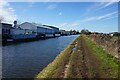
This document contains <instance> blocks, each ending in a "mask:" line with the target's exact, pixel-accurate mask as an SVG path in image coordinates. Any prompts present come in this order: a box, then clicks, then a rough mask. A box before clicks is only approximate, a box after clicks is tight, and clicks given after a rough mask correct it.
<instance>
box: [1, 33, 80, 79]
mask: <svg viewBox="0 0 120 80" xmlns="http://www.w3.org/2000/svg"><path fill="white" fill-rule="evenodd" d="M77 36H78V35H72V36H61V37H57V38H50V39H46V40H39V41H33V42H26V43H19V44H12V45H7V46H3V47H2V62H3V63H2V75H3V77H6V78H33V77H35V75H37V74H38V73H39V72H40V71H41V70H42V69H43V68H44V67H46V66H47V65H48V64H49V63H50V62H52V61H53V60H54V59H55V57H56V56H57V55H58V54H59V53H60V52H61V51H62V50H64V48H65V47H66V46H67V45H68V44H69V43H71V42H72V41H73V40H74V39H75V38H76V37H77Z"/></svg>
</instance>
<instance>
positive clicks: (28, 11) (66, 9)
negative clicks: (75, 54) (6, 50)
mask: <svg viewBox="0 0 120 80" xmlns="http://www.w3.org/2000/svg"><path fill="white" fill-rule="evenodd" d="M1 13H2V14H1ZM0 16H2V17H4V21H3V22H7V23H12V22H13V21H14V20H18V21H19V22H20V23H23V22H36V23H41V24H48V25H53V26H57V27H59V28H60V29H65V30H71V29H75V30H81V29H88V30H90V31H98V32H114V31H118V3H117V2H5V1H2V2H0Z"/></svg>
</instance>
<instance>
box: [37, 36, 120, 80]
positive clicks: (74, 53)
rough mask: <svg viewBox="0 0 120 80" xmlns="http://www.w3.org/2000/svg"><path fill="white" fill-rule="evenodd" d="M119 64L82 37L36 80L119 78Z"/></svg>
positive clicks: (69, 46)
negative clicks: (51, 79)
mask: <svg viewBox="0 0 120 80" xmlns="http://www.w3.org/2000/svg"><path fill="white" fill-rule="evenodd" d="M119 64H120V63H119V62H118V60H117V59H116V58H114V57H113V56H111V55H110V54H109V55H108V54H107V52H106V51H105V50H104V49H103V48H101V47H100V46H99V45H96V44H94V43H93V42H92V41H91V40H90V39H89V38H88V37H87V36H85V35H81V36H79V37H78V38H76V39H75V40H74V41H73V42H72V43H71V44H70V45H68V47H67V48H66V49H65V50H64V51H62V52H61V53H60V54H59V55H58V56H57V57H56V58H55V60H54V61H53V62H52V63H50V64H49V65H48V66H47V67H46V68H44V69H43V71H41V72H40V73H39V74H38V75H37V76H36V78H38V79H39V78H82V79H84V78H118V74H119V72H118V67H119Z"/></svg>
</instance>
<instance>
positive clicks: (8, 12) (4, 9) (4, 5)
mask: <svg viewBox="0 0 120 80" xmlns="http://www.w3.org/2000/svg"><path fill="white" fill-rule="evenodd" d="M14 11H15V10H14V9H13V8H12V7H10V4H9V3H8V2H6V1H5V0H1V1H0V13H1V14H0V17H1V18H3V20H2V22H6V23H13V21H14V20H16V19H17V16H16V15H15V13H14Z"/></svg>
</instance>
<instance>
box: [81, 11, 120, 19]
mask: <svg viewBox="0 0 120 80" xmlns="http://www.w3.org/2000/svg"><path fill="white" fill-rule="evenodd" d="M117 13H118V12H117V11H116V12H112V13H108V14H105V15H102V16H96V17H89V18H85V19H84V20H83V21H93V20H102V19H107V18H110V17H112V16H113V15H114V14H117Z"/></svg>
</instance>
